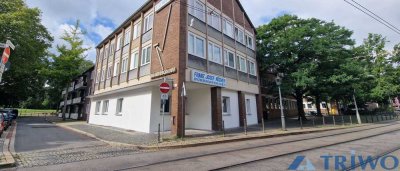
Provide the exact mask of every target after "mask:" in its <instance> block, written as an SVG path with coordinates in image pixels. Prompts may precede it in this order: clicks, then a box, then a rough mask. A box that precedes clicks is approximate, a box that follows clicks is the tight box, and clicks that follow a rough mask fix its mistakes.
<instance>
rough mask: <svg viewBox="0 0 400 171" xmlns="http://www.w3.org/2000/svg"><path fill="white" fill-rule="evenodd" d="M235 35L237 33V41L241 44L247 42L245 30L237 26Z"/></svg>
mask: <svg viewBox="0 0 400 171" xmlns="http://www.w3.org/2000/svg"><path fill="white" fill-rule="evenodd" d="M235 35H236V41H238V42H239V43H241V44H243V45H244V44H245V43H244V32H243V30H241V29H240V28H238V27H235Z"/></svg>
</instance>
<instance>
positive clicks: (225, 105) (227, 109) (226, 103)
mask: <svg viewBox="0 0 400 171" xmlns="http://www.w3.org/2000/svg"><path fill="white" fill-rule="evenodd" d="M230 103H231V102H230V98H229V97H222V113H223V114H225V115H226V114H230V113H231V104H230Z"/></svg>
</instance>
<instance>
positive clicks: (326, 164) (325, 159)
mask: <svg viewBox="0 0 400 171" xmlns="http://www.w3.org/2000/svg"><path fill="white" fill-rule="evenodd" d="M321 158H323V159H324V168H325V170H329V159H330V158H332V156H321Z"/></svg>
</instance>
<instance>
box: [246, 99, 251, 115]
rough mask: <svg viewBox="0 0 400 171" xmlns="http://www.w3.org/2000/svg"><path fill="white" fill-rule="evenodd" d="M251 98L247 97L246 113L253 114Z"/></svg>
mask: <svg viewBox="0 0 400 171" xmlns="http://www.w3.org/2000/svg"><path fill="white" fill-rule="evenodd" d="M250 104H251V103H250V99H246V113H247V114H248V115H251V105H250Z"/></svg>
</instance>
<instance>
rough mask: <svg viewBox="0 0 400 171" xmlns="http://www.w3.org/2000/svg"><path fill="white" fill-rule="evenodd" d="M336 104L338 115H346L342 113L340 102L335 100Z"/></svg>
mask: <svg viewBox="0 0 400 171" xmlns="http://www.w3.org/2000/svg"><path fill="white" fill-rule="evenodd" d="M335 103H336V109H337V111H338V112H337V113H338V115H344V114H343V113H342V111H340V107H339V101H338V100H335Z"/></svg>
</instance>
